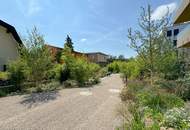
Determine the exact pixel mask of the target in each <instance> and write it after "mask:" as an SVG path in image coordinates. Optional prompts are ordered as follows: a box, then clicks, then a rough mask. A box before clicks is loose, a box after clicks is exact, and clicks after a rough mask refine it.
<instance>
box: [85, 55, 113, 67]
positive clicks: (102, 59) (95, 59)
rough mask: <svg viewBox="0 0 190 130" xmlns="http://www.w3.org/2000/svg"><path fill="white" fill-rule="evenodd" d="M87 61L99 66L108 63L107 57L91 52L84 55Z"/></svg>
mask: <svg viewBox="0 0 190 130" xmlns="http://www.w3.org/2000/svg"><path fill="white" fill-rule="evenodd" d="M85 55H86V56H87V59H88V60H89V61H90V62H94V63H97V64H100V65H105V64H107V63H108V59H109V58H110V56H109V55H107V54H104V53H102V52H93V53H85Z"/></svg>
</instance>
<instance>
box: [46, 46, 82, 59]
mask: <svg viewBox="0 0 190 130" xmlns="http://www.w3.org/2000/svg"><path fill="white" fill-rule="evenodd" d="M46 47H47V48H48V49H49V50H50V52H51V55H52V57H53V59H54V60H55V61H56V56H57V55H58V53H62V51H63V48H61V47H56V46H52V45H48V44H46ZM72 53H73V55H74V56H75V57H82V56H84V53H81V52H77V51H73V52H72Z"/></svg>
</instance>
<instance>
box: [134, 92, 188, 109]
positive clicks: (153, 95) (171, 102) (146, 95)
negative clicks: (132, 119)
mask: <svg viewBox="0 0 190 130" xmlns="http://www.w3.org/2000/svg"><path fill="white" fill-rule="evenodd" d="M137 97H138V101H139V103H140V104H141V105H142V106H147V107H150V108H151V109H153V110H154V111H156V112H164V111H166V110H168V109H171V108H174V107H183V106H184V101H183V100H182V99H181V98H179V97H177V96H176V95H173V94H167V93H162V94H160V93H157V92H151V91H147V92H141V93H139V94H138V95H137Z"/></svg>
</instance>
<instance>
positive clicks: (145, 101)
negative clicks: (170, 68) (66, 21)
mask: <svg viewBox="0 0 190 130" xmlns="http://www.w3.org/2000/svg"><path fill="white" fill-rule="evenodd" d="M120 96H121V99H122V101H123V102H126V103H129V111H130V113H131V114H132V117H133V119H132V120H131V121H130V122H129V123H128V124H127V125H126V129H134V130H135V129H142V130H154V129H155V130H159V127H160V125H159V124H160V122H162V121H163V119H164V117H163V115H164V114H165V112H166V111H168V110H170V109H173V108H181V107H184V104H185V103H184V101H183V100H182V99H181V98H180V97H178V96H176V95H174V94H170V93H167V92H166V91H163V89H160V88H157V87H156V86H151V85H149V84H148V82H142V81H141V82H140V81H139V82H137V81H135V82H134V81H133V82H128V85H127V87H125V88H123V90H122V92H121V94H120ZM147 119H148V120H151V122H152V123H151V124H149V125H150V126H148V127H147V124H146V120H147Z"/></svg>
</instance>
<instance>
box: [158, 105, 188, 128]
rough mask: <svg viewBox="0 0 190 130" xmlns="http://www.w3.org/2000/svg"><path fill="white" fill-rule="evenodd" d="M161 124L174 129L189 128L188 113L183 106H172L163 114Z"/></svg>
mask: <svg viewBox="0 0 190 130" xmlns="http://www.w3.org/2000/svg"><path fill="white" fill-rule="evenodd" d="M162 125H163V126H165V127H172V128H176V129H189V128H190V114H189V113H188V112H187V110H185V109H184V108H173V109H170V110H168V111H167V112H166V113H165V114H164V120H163V122H162Z"/></svg>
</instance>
